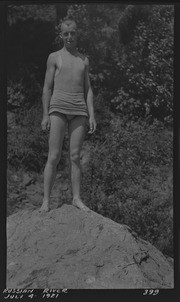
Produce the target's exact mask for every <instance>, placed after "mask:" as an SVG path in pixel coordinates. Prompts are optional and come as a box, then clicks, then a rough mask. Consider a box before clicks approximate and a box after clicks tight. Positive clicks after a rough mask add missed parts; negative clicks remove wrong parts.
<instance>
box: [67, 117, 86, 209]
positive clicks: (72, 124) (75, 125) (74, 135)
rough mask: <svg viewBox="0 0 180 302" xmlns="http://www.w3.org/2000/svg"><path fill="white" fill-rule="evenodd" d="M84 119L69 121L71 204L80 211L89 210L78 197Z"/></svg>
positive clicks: (76, 118)
mask: <svg viewBox="0 0 180 302" xmlns="http://www.w3.org/2000/svg"><path fill="white" fill-rule="evenodd" d="M85 122H86V117H84V116H76V117H75V118H73V119H72V120H71V121H69V147H70V153H69V154H70V165H71V168H70V171H71V182H72V192H73V202H72V204H73V205H74V206H76V207H78V208H80V209H82V210H86V211H87V210H89V208H88V207H86V206H85V205H84V204H83V202H82V200H81V197H80V182H81V166H80V152H81V148H82V144H83V140H84V134H85Z"/></svg>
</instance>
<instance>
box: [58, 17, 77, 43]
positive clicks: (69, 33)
mask: <svg viewBox="0 0 180 302" xmlns="http://www.w3.org/2000/svg"><path fill="white" fill-rule="evenodd" d="M61 36H62V39H63V42H64V45H65V47H66V48H67V49H73V48H74V47H76V43H77V28H76V24H75V22H70V23H62V25H61Z"/></svg>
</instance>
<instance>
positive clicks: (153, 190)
mask: <svg viewBox="0 0 180 302" xmlns="http://www.w3.org/2000/svg"><path fill="white" fill-rule="evenodd" d="M101 134H102V133H101ZM103 139H104V142H103V143H102V141H101V142H99V143H96V144H95V143H94V145H93V146H91V160H90V162H89V166H88V169H87V171H86V172H85V173H84V175H83V185H82V186H83V187H82V191H83V193H84V194H83V198H84V200H85V202H86V204H88V205H89V206H90V208H92V209H93V210H95V211H97V212H99V213H100V214H102V215H104V216H107V217H109V218H111V219H113V220H115V221H117V222H119V223H124V224H127V225H129V226H130V227H132V229H133V230H135V231H136V232H137V233H138V235H140V236H141V237H143V238H145V239H146V240H149V241H150V242H152V243H153V244H155V245H156V246H157V247H158V248H160V249H161V250H162V251H163V252H165V253H167V254H171V255H172V254H173V249H172V240H173V239H172V232H173V225H172V217H171V215H170V212H171V210H172V199H173V197H172V158H173V154H172V133H171V132H169V131H167V130H166V129H164V128H163V125H162V124H159V123H158V122H156V123H154V124H153V125H151V126H150V127H148V126H147V124H145V123H144V122H141V123H139V122H127V123H126V124H124V122H123V121H120V120H119V119H117V120H116V119H113V120H112V121H111V126H110V129H109V131H108V133H107V134H105V133H104V135H103ZM163 227H164V230H163ZM167 233H168V234H169V237H168V240H167V237H166V234H167ZM170 234H171V235H170ZM163 240H165V242H166V243H165V244H164V245H163V244H162V242H163Z"/></svg>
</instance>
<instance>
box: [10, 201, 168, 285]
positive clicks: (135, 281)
mask: <svg viewBox="0 0 180 302" xmlns="http://www.w3.org/2000/svg"><path fill="white" fill-rule="evenodd" d="M7 288H21V289H22V288H32V289H33V288H34V289H35V288H36V289H41V288H49V289H51V288H68V289H129V288H146V289H147V288H173V266H172V265H171V263H170V261H169V260H167V259H166V257H165V256H164V255H163V254H162V253H161V252H160V251H158V250H157V249H156V248H155V247H154V246H152V245H151V244H150V243H148V242H146V241H144V240H142V239H140V238H138V237H137V235H136V233H134V232H133V231H132V230H131V229H130V228H129V227H128V226H126V225H121V224H118V223H116V222H114V221H112V220H110V219H108V218H105V217H103V216H101V215H99V214H97V213H95V212H93V211H90V212H84V211H82V210H79V209H77V208H75V207H74V206H72V205H63V206H62V207H61V208H58V209H54V210H51V211H50V212H47V213H39V212H38V210H34V211H33V210H31V209H30V210H22V211H19V212H18V213H15V214H13V215H11V216H9V217H8V218H7Z"/></svg>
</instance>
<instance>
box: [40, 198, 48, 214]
mask: <svg viewBox="0 0 180 302" xmlns="http://www.w3.org/2000/svg"><path fill="white" fill-rule="evenodd" d="M39 211H40V212H48V211H49V202H48V201H45V200H43V204H42V206H41V207H40V209H39Z"/></svg>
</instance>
